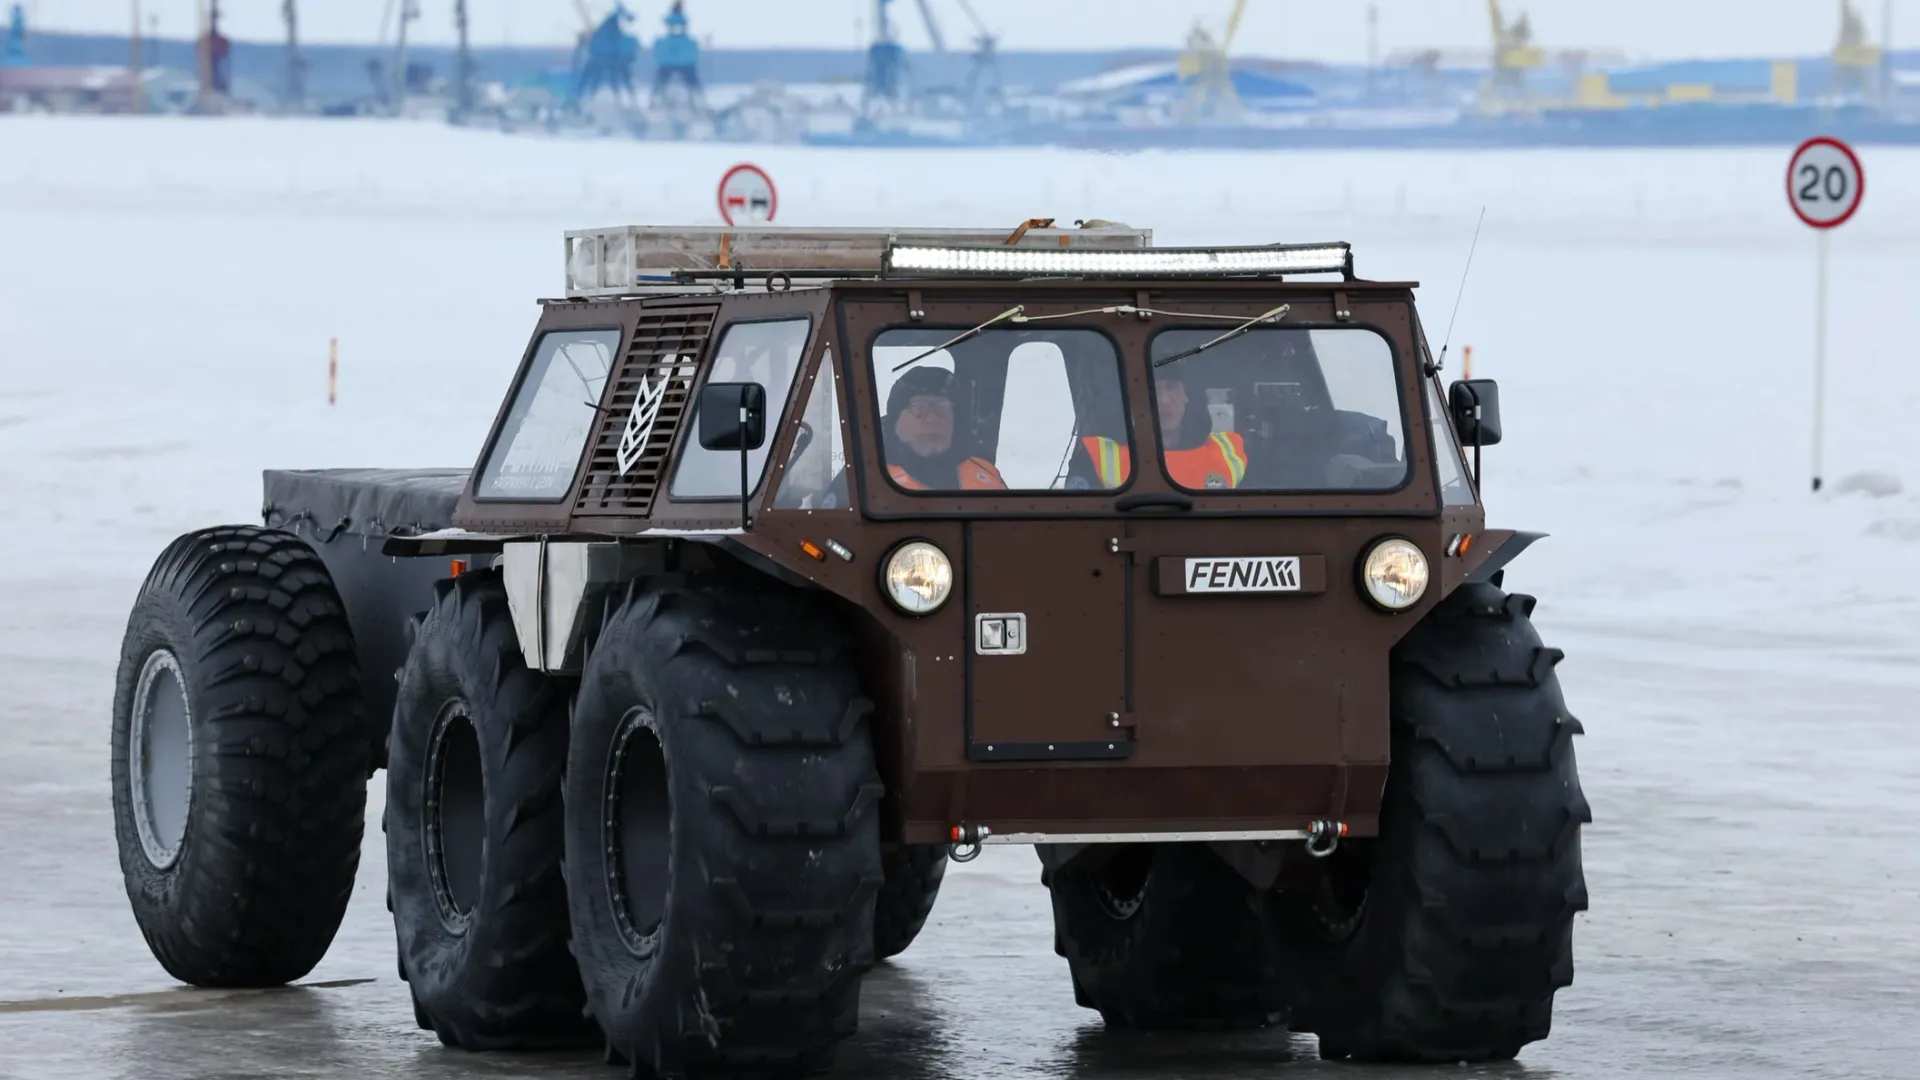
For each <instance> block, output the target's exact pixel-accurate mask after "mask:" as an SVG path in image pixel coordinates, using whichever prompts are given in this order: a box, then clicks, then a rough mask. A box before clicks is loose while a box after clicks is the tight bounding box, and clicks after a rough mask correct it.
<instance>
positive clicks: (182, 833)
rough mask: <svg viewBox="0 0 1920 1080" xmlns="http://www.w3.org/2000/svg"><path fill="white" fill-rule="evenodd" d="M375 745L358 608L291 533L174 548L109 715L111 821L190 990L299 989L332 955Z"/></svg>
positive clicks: (233, 530)
mask: <svg viewBox="0 0 1920 1080" xmlns="http://www.w3.org/2000/svg"><path fill="white" fill-rule="evenodd" d="M368 760H369V747H368V746H367V723H366V715H365V708H364V705H363V703H362V700H361V694H360V672H359V667H358V665H357V663H356V662H355V659H354V643H353V634H352V631H351V630H350V629H349V627H348V624H347V617H346V607H345V605H344V604H342V602H341V600H340V595H339V593H338V591H337V590H336V589H335V588H334V584H333V579H332V577H331V576H330V575H329V574H328V573H327V569H326V566H325V564H324V563H322V562H321V561H320V556H319V555H318V554H316V553H315V552H314V551H313V549H312V548H310V547H308V546H307V545H306V544H305V543H304V542H303V541H301V540H300V538H299V537H296V536H293V535H292V534H290V533H285V532H279V531H276V530H271V529H263V528H258V527H255V526H248V525H237V526H223V527H219V528H212V529H204V530H200V531H198V532H194V533H190V534H187V535H185V536H182V537H180V538H178V539H176V540H175V541H174V542H173V543H172V544H170V545H168V546H167V548H166V550H165V551H164V552H162V553H161V555H160V557H159V558H158V559H157V560H155V562H154V565H153V568H152V570H151V571H149V572H148V574H147V579H146V581H145V582H144V583H143V584H142V585H141V587H140V592H139V595H138V596H137V598H136V599H135V601H134V605H133V611H132V614H131V616H130V617H129V618H128V621H127V630H126V635H125V637H124V638H123V640H122V643H121V650H120V668H119V674H118V678H117V679H116V682H115V687H114V702H113V766H112V768H113V817H114V833H115V836H116V838H117V840H118V844H119V848H120V869H121V873H122V875H123V877H124V879H125V883H126V889H127V897H128V900H129V901H130V902H131V903H132V906H133V914H134V919H135V921H136V922H137V923H138V924H139V927H140V932H141V933H142V934H143V935H144V936H145V937H146V940H147V945H148V947H149V948H151V949H152V951H153V955H154V958H155V959H157V960H158V961H159V962H160V965H161V967H163V968H165V969H166V971H167V973H168V974H170V975H172V976H173V977H174V978H176V979H179V980H180V981H181V982H185V983H189V984H192V985H195V986H220V987H261V986H277V985H280V984H282V983H288V982H292V981H294V980H296V979H299V978H301V977H302V976H304V975H306V974H307V973H308V972H309V971H311V970H313V968H314V965H316V964H318V963H319V962H320V960H321V958H322V957H323V956H325V955H326V952H327V949H328V947H329V946H330V945H332V943H333V938H334V934H335V933H336V932H338V930H339V928H340V921H341V919H342V918H343V917H344V916H345V914H346V909H347V900H348V898H349V897H350V896H351V895H352V892H353V879H354V875H355V874H356V873H357V872H358V871H359V867H360V843H361V839H362V837H363V835H364V831H365V827H366V826H365V819H366V803H367V777H368V774H369V766H368Z"/></svg>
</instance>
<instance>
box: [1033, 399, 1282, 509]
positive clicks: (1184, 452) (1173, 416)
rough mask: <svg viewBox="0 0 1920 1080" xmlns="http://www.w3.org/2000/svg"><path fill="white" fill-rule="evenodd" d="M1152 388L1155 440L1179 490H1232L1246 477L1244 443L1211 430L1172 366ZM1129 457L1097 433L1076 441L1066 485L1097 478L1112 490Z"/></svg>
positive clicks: (1209, 421)
mask: <svg viewBox="0 0 1920 1080" xmlns="http://www.w3.org/2000/svg"><path fill="white" fill-rule="evenodd" d="M1153 391H1154V397H1155V398H1156V404H1157V405H1158V407H1159V410H1160V438H1161V440H1162V444H1163V445H1164V446H1165V447H1166V462H1167V474H1168V475H1169V476H1171V477H1172V478H1173V482H1174V483H1175V484H1178V485H1179V486H1181V487H1183V488H1188V489H1193V490H1198V489H1203V488H1236V487H1239V486H1240V482H1241V481H1242V480H1243V479H1245V478H1246V475H1247V445H1246V442H1245V440H1243V439H1242V438H1241V437H1240V433H1239V432H1237V431H1214V430H1212V427H1213V425H1212V417H1211V416H1210V415H1209V414H1208V412H1207V410H1206V408H1205V406H1204V405H1202V406H1200V407H1198V408H1195V407H1193V406H1194V402H1193V399H1191V398H1190V397H1189V396H1188V394H1187V384H1186V380H1185V379H1184V378H1183V377H1182V376H1181V375H1180V374H1179V373H1178V372H1177V371H1172V370H1162V371H1156V372H1154V375H1153ZM1131 471H1132V457H1131V455H1130V454H1129V453H1128V449H1127V446H1126V445H1125V444H1124V443H1122V442H1119V441H1117V440H1114V439H1109V438H1106V437H1105V436H1102V435H1088V436H1085V437H1083V438H1082V439H1081V440H1080V448H1079V451H1078V452H1076V453H1075V454H1074V463H1073V467H1072V468H1071V469H1070V470H1069V471H1068V473H1067V487H1069V488H1074V489H1084V488H1087V487H1090V486H1092V484H1090V483H1089V478H1090V477H1091V478H1097V479H1098V482H1099V486H1101V487H1104V488H1107V489H1108V490H1112V489H1114V488H1118V487H1120V486H1122V485H1123V484H1125V483H1126V482H1127V477H1128V476H1129V475H1130V474H1131Z"/></svg>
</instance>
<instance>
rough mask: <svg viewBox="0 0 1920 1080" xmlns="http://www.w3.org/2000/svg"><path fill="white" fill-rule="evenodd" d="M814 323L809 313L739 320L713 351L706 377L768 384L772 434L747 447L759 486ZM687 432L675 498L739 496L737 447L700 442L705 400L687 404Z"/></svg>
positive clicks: (751, 476)
mask: <svg viewBox="0 0 1920 1080" xmlns="http://www.w3.org/2000/svg"><path fill="white" fill-rule="evenodd" d="M811 331H812V324H811V323H810V322H809V321H808V320H807V319H804V318H799V319H782V320H780V321H778V322H758V323H735V324H733V325H732V326H729V327H727V330H726V333H725V335H724V336H722V337H721V339H720V345H719V347H718V348H716V349H714V351H713V363H712V364H711V365H710V366H709V368H708V371H707V377H706V379H705V380H704V381H703V384H702V385H704V384H705V383H707V382H757V383H759V384H760V385H761V386H764V387H766V390H767V437H766V440H765V441H764V442H762V443H761V444H760V446H759V447H758V448H757V449H754V450H750V451H748V452H747V482H748V483H749V484H751V485H753V490H755V491H758V490H759V489H760V477H762V476H763V475H765V473H766V470H767V453H768V451H769V450H771V449H772V447H773V434H774V432H775V431H777V430H779V428H780V422H781V420H782V419H783V418H784V417H785V415H786V408H787V395H788V394H789V392H791V391H792V389H793V378H794V375H795V374H796V373H797V372H798V371H799V370H800V360H801V358H802V357H803V356H804V355H805V354H806V348H807V338H808V336H809V335H810V334H811ZM683 426H684V427H685V430H686V436H685V437H684V438H683V439H682V440H681V442H680V447H681V449H680V463H679V464H678V465H676V466H675V467H674V470H673V487H672V489H671V490H672V493H673V497H674V498H676V499H720V498H731V499H737V498H739V497H740V454H739V452H738V451H735V450H708V449H705V448H703V447H702V446H701V445H700V437H699V433H700V405H699V402H698V400H696V401H695V402H694V404H693V406H692V407H691V408H689V409H688V410H687V418H686V420H685V421H684V425H683Z"/></svg>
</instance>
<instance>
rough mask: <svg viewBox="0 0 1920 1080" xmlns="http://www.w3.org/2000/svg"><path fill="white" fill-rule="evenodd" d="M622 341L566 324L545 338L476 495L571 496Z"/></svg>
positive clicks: (616, 333) (489, 457) (531, 498)
mask: <svg viewBox="0 0 1920 1080" xmlns="http://www.w3.org/2000/svg"><path fill="white" fill-rule="evenodd" d="M619 347H620V331H618V330H563V331H554V332H549V333H547V334H545V335H543V336H542V337H541V338H540V344H539V347H538V348H537V349H535V350H534V354H533V363H531V364H529V365H528V366H527V375H526V378H525V379H523V380H521V383H520V389H519V391H518V392H517V393H516V394H514V397H513V407H512V408H511V409H509V410H508V411H507V419H506V423H504V424H502V425H501V428H500V437H499V438H498V439H497V440H495V442H494V444H493V450H492V451H491V452H490V453H489V454H488V455H487V462H486V465H485V466H484V467H482V468H481V470H480V479H479V483H477V484H476V485H475V486H474V494H475V495H476V496H477V497H479V498H482V499H524V500H529V501H542V500H553V499H561V498H565V497H566V494H567V492H568V491H569V490H570V489H571V488H572V487H573V474H574V473H575V472H576V471H577V470H578V468H579V465H580V450H581V448H582V447H584V446H585V445H586V443H587V434H588V432H589V431H590V430H591V429H592V427H593V421H594V419H595V418H596V417H597V416H598V415H599V413H598V410H599V406H600V393H601V391H602V390H604V389H605V388H606V385H607V373H608V372H609V371H611V370H613V356H614V352H615V350H617V349H618V348H619ZM736 486H738V485H737V484H736Z"/></svg>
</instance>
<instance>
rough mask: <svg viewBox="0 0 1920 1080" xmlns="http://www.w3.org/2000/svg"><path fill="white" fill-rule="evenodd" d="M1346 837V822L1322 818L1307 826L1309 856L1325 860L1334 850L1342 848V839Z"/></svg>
mask: <svg viewBox="0 0 1920 1080" xmlns="http://www.w3.org/2000/svg"><path fill="white" fill-rule="evenodd" d="M1345 835H1347V823H1346V822H1344V821H1328V820H1327V819H1325V818H1321V819H1319V820H1317V821H1315V822H1314V823H1313V824H1311V825H1308V826H1307V854H1309V855H1311V856H1313V857H1314V858H1316V859H1324V858H1326V857H1327V856H1329V855H1331V854H1333V850H1334V849H1335V848H1337V847H1339V846H1340V838H1341V837H1343V836H1345Z"/></svg>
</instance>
